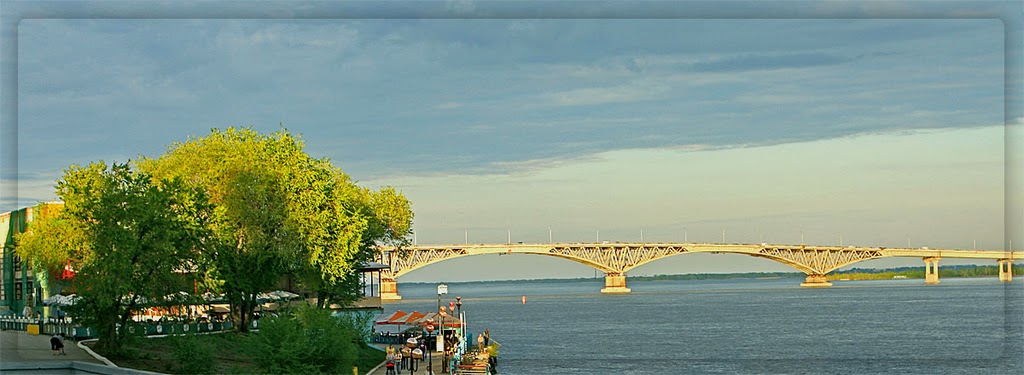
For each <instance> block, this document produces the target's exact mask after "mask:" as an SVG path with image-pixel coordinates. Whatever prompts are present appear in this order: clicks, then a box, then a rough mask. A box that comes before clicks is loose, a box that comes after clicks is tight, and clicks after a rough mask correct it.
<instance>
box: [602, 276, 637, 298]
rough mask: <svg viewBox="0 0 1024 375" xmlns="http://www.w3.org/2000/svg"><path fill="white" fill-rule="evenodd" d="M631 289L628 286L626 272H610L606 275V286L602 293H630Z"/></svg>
mask: <svg viewBox="0 0 1024 375" xmlns="http://www.w3.org/2000/svg"><path fill="white" fill-rule="evenodd" d="M629 292H631V290H630V289H629V288H627V287H626V274H625V273H616V272H608V273H605V276H604V288H603V289H601V293H629Z"/></svg>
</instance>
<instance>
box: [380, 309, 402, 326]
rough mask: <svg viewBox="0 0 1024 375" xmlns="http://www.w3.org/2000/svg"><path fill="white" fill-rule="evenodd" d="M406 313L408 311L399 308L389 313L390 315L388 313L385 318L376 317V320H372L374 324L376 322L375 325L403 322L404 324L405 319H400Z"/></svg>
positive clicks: (400, 323) (399, 323)
mask: <svg viewBox="0 0 1024 375" xmlns="http://www.w3.org/2000/svg"><path fill="white" fill-rule="evenodd" d="M406 315H409V313H407V312H404V311H401V310H399V311H395V313H394V314H391V315H389V316H387V317H385V318H381V319H377V320H376V321H374V324H377V325H385V324H394V325H403V324H405V319H402V318H403V317H405V316H406Z"/></svg>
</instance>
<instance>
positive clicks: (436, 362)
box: [367, 344, 443, 375]
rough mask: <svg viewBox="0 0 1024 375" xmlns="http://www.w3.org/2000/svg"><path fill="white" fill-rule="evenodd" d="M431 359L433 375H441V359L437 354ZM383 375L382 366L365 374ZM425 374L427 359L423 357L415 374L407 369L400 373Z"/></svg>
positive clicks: (404, 374) (381, 346) (405, 374)
mask: <svg viewBox="0 0 1024 375" xmlns="http://www.w3.org/2000/svg"><path fill="white" fill-rule="evenodd" d="M376 345H377V346H378V347H380V348H383V347H384V346H383V345H382V344H376ZM431 357H432V359H433V360H434V374H438V375H440V374H441V362H442V361H443V358H442V356H441V355H439V354H438V353H432V356H431ZM396 369H397V367H396ZM396 372H397V371H396ZM385 373H387V368H385V367H384V366H380V367H378V368H377V371H374V372H370V373H367V375H384V374H385ZM426 373H427V357H424V358H423V362H420V363H419V368H418V369H416V371H415V372H409V369H405V371H402V372H401V373H400V374H402V375H408V374H415V375H423V374H426Z"/></svg>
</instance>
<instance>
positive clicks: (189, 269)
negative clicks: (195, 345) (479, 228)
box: [16, 128, 413, 350]
mask: <svg viewBox="0 0 1024 375" xmlns="http://www.w3.org/2000/svg"><path fill="white" fill-rule="evenodd" d="M56 190H57V191H56V193H57V196H58V197H60V199H61V200H62V201H63V202H64V208H63V209H61V210H50V212H51V213H50V214H48V215H44V216H43V217H37V218H35V220H33V221H32V223H31V225H30V226H29V228H28V230H27V231H26V232H25V233H23V234H21V235H19V236H18V237H17V238H16V241H17V250H16V251H17V253H18V255H19V256H20V257H22V259H26V260H29V261H31V262H32V267H33V269H34V270H37V271H36V273H37V274H40V273H42V272H40V270H47V271H49V272H47V273H48V274H49V275H51V276H55V275H58V274H59V272H60V271H61V270H62V269H63V268H64V267H65V266H66V265H68V261H69V260H70V264H71V265H72V267H73V268H74V269H75V270H76V271H77V274H76V275H75V277H74V278H73V279H72V282H71V285H69V286H68V287H69V288H70V289H71V290H72V291H73V292H75V293H77V294H78V295H79V296H81V297H82V300H80V301H79V302H78V303H76V304H75V305H74V306H73V307H71V308H69V312H70V313H72V314H74V315H75V316H77V317H78V318H79V320H80V321H81V322H83V323H84V324H87V325H90V326H93V327H95V328H96V329H97V333H98V334H99V336H100V343H101V344H103V345H111V346H113V347H112V348H111V349H114V350H116V347H117V346H118V345H119V344H120V342H122V341H123V340H122V339H124V338H125V335H126V334H127V333H126V332H125V331H126V330H120V332H118V330H116V329H115V327H116V326H117V325H118V324H120V325H125V324H128V323H130V321H129V319H130V317H131V311H132V310H133V309H137V308H138V307H139V306H140V305H142V304H143V303H144V302H145V301H160V300H162V299H164V298H165V296H167V295H171V294H175V293H178V292H186V293H189V294H192V295H196V296H197V295H200V294H202V293H204V292H206V291H211V292H214V293H217V292H223V293H225V295H226V298H227V299H228V300H229V302H230V303H231V305H232V307H233V311H232V315H233V317H234V318H235V320H236V322H237V323H238V324H237V325H236V327H238V328H239V329H241V330H245V329H247V327H248V324H247V323H248V322H249V320H251V319H252V318H253V312H254V309H255V308H256V307H257V305H258V302H257V301H256V295H257V294H258V293H260V292H263V291H266V290H270V289H274V288H275V287H276V285H277V283H278V282H279V281H280V280H282V278H284V277H291V278H292V280H295V281H297V283H298V285H299V286H300V288H301V289H303V290H305V291H308V292H311V293H313V294H314V295H315V296H316V297H318V299H317V303H318V304H319V305H320V306H321V307H322V306H329V304H331V303H338V304H341V305H346V304H350V303H351V302H352V301H354V300H355V299H356V298H358V292H359V290H360V288H359V282H360V280H359V276H358V274H357V273H356V272H354V270H355V269H356V267H357V266H358V264H359V263H360V262H362V261H366V260H370V259H371V257H372V255H373V247H374V246H376V245H378V244H388V245H403V244H406V243H407V241H408V238H409V234H410V231H411V226H412V218H413V213H412V210H411V205H410V203H409V201H408V200H407V199H406V198H405V197H404V196H403V195H402V194H401V193H400V192H397V191H396V190H395V189H394V188H391V187H385V188H382V189H380V190H377V191H372V190H369V189H367V188H363V187H359V186H357V185H356V184H355V183H354V182H353V181H352V180H351V179H350V178H349V176H348V175H346V174H345V173H343V172H342V171H341V169H339V168H338V167H336V166H334V165H332V164H331V162H330V161H329V160H328V159H317V158H313V157H311V156H309V155H308V154H306V152H305V151H304V144H303V142H302V141H300V140H299V139H298V138H297V137H294V136H292V135H291V134H290V133H288V132H287V131H285V130H281V131H278V132H275V133H273V134H260V133H258V132H256V131H254V130H252V129H249V128H242V129H239V128H228V129H226V130H219V129H214V130H213V131H212V132H211V133H210V134H209V135H208V136H206V137H202V138H190V139H189V140H187V141H186V142H184V143H175V144H172V145H171V146H170V147H169V148H168V151H167V152H166V153H164V154H162V155H159V156H158V157H155V158H149V157H142V158H141V159H140V160H138V161H136V162H133V163H127V164H113V165H107V164H106V163H104V162H102V161H99V162H94V163H91V164H89V165H86V166H78V165H72V166H70V167H68V168H67V169H66V170H65V171H64V176H63V178H62V179H60V180H58V181H57V188H56Z"/></svg>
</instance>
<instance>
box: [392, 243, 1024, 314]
mask: <svg viewBox="0 0 1024 375" xmlns="http://www.w3.org/2000/svg"><path fill="white" fill-rule="evenodd" d="M688 253H713V254H745V255H750V256H754V257H758V258H766V259H771V260H774V261H776V262H780V263H783V264H786V265H788V266H790V267H793V268H796V269H797V270H800V271H801V272H803V273H805V274H807V278H806V280H805V281H804V282H803V283H801V284H800V285H801V286H804V287H812V288H813V287H828V286H832V284H831V283H829V282H828V280H827V279H826V277H825V275H827V274H828V273H829V272H832V271H835V270H837V269H839V268H841V267H844V266H847V265H850V264H853V263H857V262H861V261H865V260H869V259H879V258H888V257H914V258H921V259H923V260H924V263H925V283H928V284H938V282H939V260H940V259H942V258H966V259H992V260H995V261H997V263H998V264H999V280H1000V281H1004V282H1009V281H1011V280H1012V277H1013V271H1012V270H1013V268H1012V267H1013V261H1014V260H1016V259H1021V258H1022V257H1024V251H996V250H954V249H928V248H919V249H911V248H885V247H856V246H847V247H841V246H809V245H779V244H764V243H762V244H720V243H620V242H616V243H549V244H522V243H519V244H479V245H469V244H467V245H418V246H409V247H400V248H395V247H381V248H380V254H379V256H380V258H379V260H380V261H381V262H382V263H384V264H387V265H389V266H390V269H385V270H383V271H382V272H381V277H380V278H381V280H380V281H381V289H380V291H381V298H382V299H384V300H389V299H390V300H395V299H401V298H402V297H401V296H400V295H399V294H398V286H397V283H396V280H397V279H398V278H399V277H401V276H402V275H405V274H407V273H409V272H412V271H413V270H416V269H418V268H421V267H424V266H427V265H430V264H434V263H437V262H441V261H444V260H447V259H452V258H458V257H464V256H471V255H484V254H537V255H546V256H553V257H559V258H564V259H568V260H571V261H574V262H579V263H583V264H586V265H588V266H591V267H594V268H596V269H598V270H600V271H602V272H604V273H605V278H604V280H605V282H604V285H605V287H604V288H603V289H601V292H602V293H629V292H630V289H629V288H628V287H626V272H628V271H629V270H631V269H634V268H636V267H639V266H641V265H643V264H646V263H648V262H652V261H655V260H658V259H662V258H667V257H670V256H673V255H679V254H688Z"/></svg>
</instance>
